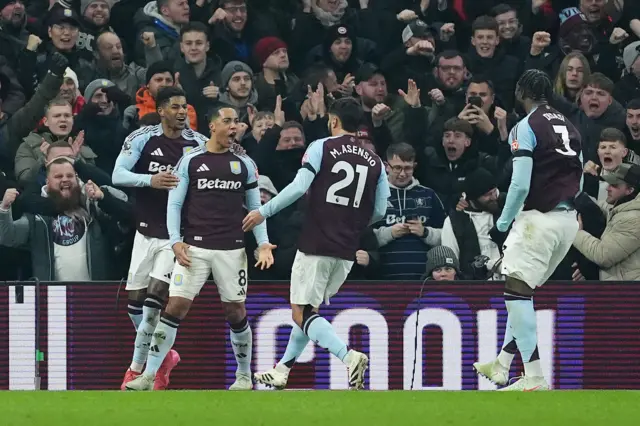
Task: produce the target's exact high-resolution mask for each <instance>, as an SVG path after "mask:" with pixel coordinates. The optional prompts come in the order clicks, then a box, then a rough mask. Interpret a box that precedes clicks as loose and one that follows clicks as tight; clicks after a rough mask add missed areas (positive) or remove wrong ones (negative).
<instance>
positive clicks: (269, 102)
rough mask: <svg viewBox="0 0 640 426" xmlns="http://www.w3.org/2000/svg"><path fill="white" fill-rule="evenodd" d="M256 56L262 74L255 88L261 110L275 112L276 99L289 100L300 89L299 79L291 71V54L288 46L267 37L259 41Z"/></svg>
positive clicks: (255, 50) (258, 76)
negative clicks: (280, 97)
mask: <svg viewBox="0 0 640 426" xmlns="http://www.w3.org/2000/svg"><path fill="white" fill-rule="evenodd" d="M254 56H255V59H256V62H257V64H258V66H259V67H261V68H262V72H261V73H259V74H258V75H257V76H256V79H255V86H256V90H257V91H258V99H259V100H260V108H259V109H261V110H269V111H273V110H274V107H275V104H276V97H277V96H278V95H280V96H282V99H283V100H284V101H286V100H287V98H288V97H289V95H291V94H292V93H293V92H294V91H295V90H296V88H297V87H298V83H299V79H298V77H296V76H295V75H294V74H293V73H290V72H288V70H289V54H288V52H287V45H286V43H285V42H284V41H282V40H280V39H279V38H277V37H265V38H262V39H260V40H259V41H258V43H257V44H256V47H255V49H254Z"/></svg>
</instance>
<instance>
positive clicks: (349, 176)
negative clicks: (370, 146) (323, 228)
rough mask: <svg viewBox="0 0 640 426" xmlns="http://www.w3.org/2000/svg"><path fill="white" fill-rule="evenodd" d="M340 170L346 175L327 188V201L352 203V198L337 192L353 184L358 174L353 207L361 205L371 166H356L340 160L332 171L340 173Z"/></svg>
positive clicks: (340, 203) (341, 204)
mask: <svg viewBox="0 0 640 426" xmlns="http://www.w3.org/2000/svg"><path fill="white" fill-rule="evenodd" d="M340 172H344V173H345V176H344V177H343V178H342V179H340V180H339V181H337V182H336V183H334V184H333V185H331V186H330V187H329V189H327V198H326V201H327V203H331V204H338V205H340V206H348V205H350V204H352V200H350V199H349V198H348V197H343V196H340V195H337V194H336V192H338V191H340V190H341V189H344V188H347V187H348V186H350V185H352V184H353V181H354V180H355V178H356V175H358V182H357V187H356V193H355V195H354V197H353V207H355V208H358V207H360V201H361V200H362V194H363V192H364V185H365V183H366V182H367V173H369V168H368V167H367V166H363V165H361V164H359V165H356V166H354V165H352V164H350V163H347V162H346V161H338V162H337V163H336V164H334V165H333V167H332V168H331V173H335V174H338V173H340Z"/></svg>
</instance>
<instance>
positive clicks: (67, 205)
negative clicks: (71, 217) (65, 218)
mask: <svg viewBox="0 0 640 426" xmlns="http://www.w3.org/2000/svg"><path fill="white" fill-rule="evenodd" d="M47 194H48V196H49V199H50V200H51V201H52V202H53V205H54V208H55V210H56V212H57V213H67V214H70V213H73V212H76V211H78V210H80V209H81V207H82V206H81V204H80V201H81V199H82V192H81V191H80V187H79V186H78V185H75V186H73V187H72V188H71V189H70V194H69V196H68V197H65V196H63V195H62V192H61V191H59V190H57V189H52V188H49V189H48V191H47Z"/></svg>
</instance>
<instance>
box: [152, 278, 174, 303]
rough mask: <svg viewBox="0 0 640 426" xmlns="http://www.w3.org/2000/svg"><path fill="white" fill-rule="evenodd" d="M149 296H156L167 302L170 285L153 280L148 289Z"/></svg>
mask: <svg viewBox="0 0 640 426" xmlns="http://www.w3.org/2000/svg"><path fill="white" fill-rule="evenodd" d="M147 294H151V295H154V296H156V297H158V298H160V299H162V300H167V298H168V297H169V284H168V283H165V282H164V281H160V280H158V279H155V278H152V279H151V282H150V283H149V287H148V288H147Z"/></svg>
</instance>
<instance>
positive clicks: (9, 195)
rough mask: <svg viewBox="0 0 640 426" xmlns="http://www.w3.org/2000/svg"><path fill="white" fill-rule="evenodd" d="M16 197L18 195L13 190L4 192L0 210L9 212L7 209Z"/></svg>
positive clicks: (15, 190) (16, 191)
mask: <svg viewBox="0 0 640 426" xmlns="http://www.w3.org/2000/svg"><path fill="white" fill-rule="evenodd" d="M18 195H20V193H19V192H18V190H17V189H15V188H9V189H7V190H6V191H4V197H2V203H0V208H2V210H9V207H11V205H12V204H13V202H14V201H16V198H18Z"/></svg>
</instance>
